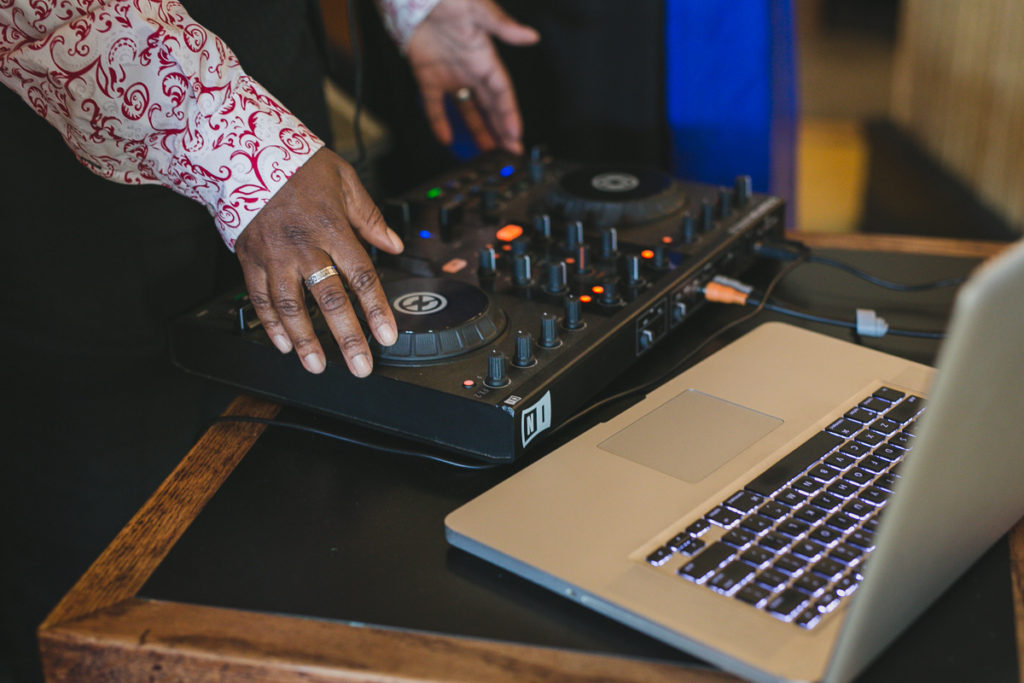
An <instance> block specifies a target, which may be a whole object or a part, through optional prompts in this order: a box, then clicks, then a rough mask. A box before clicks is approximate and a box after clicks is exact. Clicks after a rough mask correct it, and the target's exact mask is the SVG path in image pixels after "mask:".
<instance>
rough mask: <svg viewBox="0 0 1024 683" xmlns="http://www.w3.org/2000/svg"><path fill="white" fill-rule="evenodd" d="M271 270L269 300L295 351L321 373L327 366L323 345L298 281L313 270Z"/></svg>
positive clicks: (305, 363) (302, 361) (306, 366)
mask: <svg viewBox="0 0 1024 683" xmlns="http://www.w3.org/2000/svg"><path fill="white" fill-rule="evenodd" d="M316 270H318V269H317V268H311V269H310V270H309V272H308V273H305V274H303V273H298V272H292V271H289V270H286V271H285V272H280V271H275V270H271V271H270V272H268V273H267V278H268V284H269V290H270V302H271V306H273V308H274V311H275V313H276V315H277V316H278V317H279V319H280V321H281V325H282V326H283V327H284V330H285V332H286V334H287V335H288V338H289V339H290V340H291V343H292V346H293V347H294V348H295V353H296V354H297V355H298V357H299V361H300V362H301V363H302V367H304V368H306V370H308V371H309V372H312V373H313V374H320V373H321V372H323V371H324V369H325V368H326V367H327V361H326V359H325V357H324V350H323V347H321V346H320V341H319V340H318V339H317V338H316V334H315V333H314V332H313V323H312V321H311V320H310V319H309V313H308V312H307V311H306V295H305V292H304V291H303V290H302V284H301V281H302V279H303V278H305V277H306V276H308V275H310V274H312V273H313V272H314V271H316Z"/></svg>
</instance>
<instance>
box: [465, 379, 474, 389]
mask: <svg viewBox="0 0 1024 683" xmlns="http://www.w3.org/2000/svg"><path fill="white" fill-rule="evenodd" d="M462 386H464V387H466V388H467V389H472V388H473V387H475V386H476V382H474V381H473V380H471V379H464V380H462Z"/></svg>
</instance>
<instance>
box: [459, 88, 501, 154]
mask: <svg viewBox="0 0 1024 683" xmlns="http://www.w3.org/2000/svg"><path fill="white" fill-rule="evenodd" d="M459 113H460V114H462V120H463V121H465V123H466V128H468V129H469V134H470V135H472V136H473V141H474V142H475V143H476V146H477V147H478V148H479V149H480V151H481V152H489V151H491V150H492V149H494V148H495V147H497V146H498V145H497V143H496V142H495V141H494V135H493V133H491V129H490V128H489V127H488V125H487V121H486V120H485V119H484V116H483V114H481V112H480V107H479V106H478V105H477V104H476V102H474V101H473V100H471V99H470V100H466V101H465V102H459Z"/></svg>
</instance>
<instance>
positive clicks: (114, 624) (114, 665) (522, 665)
mask: <svg viewBox="0 0 1024 683" xmlns="http://www.w3.org/2000/svg"><path fill="white" fill-rule="evenodd" d="M800 239H801V240H802V241H804V242H805V243H807V244H810V245H812V246H828V247H838V248H848V249H862V250H878V251H907V252H910V251H912V252H915V253H925V254H936V255H948V256H971V257H980V258H984V257H987V256H991V255H992V254H994V253H996V252H998V251H999V250H1000V249H1001V248H1003V247H1004V246H1005V245H1003V244H997V243H986V242H964V241H953V240H945V239H932V238H904V237H892V236H867V235H844V236H834V235H800ZM278 410H279V407H278V406H277V405H275V404H273V403H269V402H267V401H263V400H259V399H255V398H251V397H245V396H242V397H239V398H237V399H236V400H235V401H234V402H233V403H232V404H231V405H230V407H229V408H228V410H227V414H234V415H252V416H258V417H266V418H270V417H274V416H275V415H276V414H277V412H278ZM262 432H263V427H262V426H261V425H257V424H252V423H238V422H221V423H218V424H216V425H215V426H214V427H212V428H211V429H210V430H209V431H207V432H206V434H205V435H204V436H203V437H202V438H201V439H200V440H199V442H198V443H197V444H196V445H195V446H194V447H193V448H192V450H190V451H189V453H188V454H187V455H186V456H185V458H184V459H183V460H182V462H181V463H180V464H179V465H178V467H177V468H175V470H174V471H173V472H172V473H171V474H170V476H169V477H168V478H167V479H166V480H165V481H164V482H163V484H162V485H161V486H160V487H159V488H158V489H157V491H156V492H155V493H154V494H153V496H152V497H151V498H150V499H149V500H148V501H147V502H146V504H145V505H144V506H143V507H142V509H141V510H139V512H138V513H137V514H136V515H135V516H134V517H133V518H132V519H131V521H130V522H129V523H128V524H127V526H125V528H124V529H122V531H121V532H120V533H119V534H118V535H117V537H116V538H115V539H114V540H113V542H112V543H111V544H110V545H109V546H108V547H107V548H106V550H104V552H103V553H102V554H101V555H100V557H99V558H98V559H97V560H96V562H95V563H93V565H92V566H91V567H90V568H89V570H88V571H87V572H86V573H85V575H84V576H82V578H81V579H80V580H79V581H78V582H77V583H76V584H75V586H74V587H73V588H72V589H71V591H70V592H69V593H68V594H67V595H66V596H65V597H64V599H63V600H61V602H60V603H59V604H58V605H57V606H56V607H55V608H54V610H53V611H52V612H51V613H50V615H49V616H48V617H47V619H46V621H44V622H43V624H42V625H41V626H40V627H39V644H40V650H41V654H42V660H43V668H44V673H45V675H46V678H47V680H49V681H81V680H111V679H116V680H142V679H145V680H157V681H158V680H188V681H202V680H219V681H220V680H246V681H300V680H301V681H340V680H353V681H355V680H360V681H365V680H374V681H381V680H394V679H402V680H444V681H453V680H470V681H480V680H486V681H506V680H508V681H510V680H516V681H519V680H524V679H527V680H536V679H541V678H543V679H550V680H559V681H563V680H564V681H585V680H598V679H600V680H622V681H627V680H628V681H633V680H635V681H662V680H664V681H669V680H671V681H731V680H736V679H735V678H733V677H732V676H731V675H729V674H726V673H723V672H720V671H717V670H709V669H703V668H696V667H686V666H681V665H672V664H667V663H660V662H650V661H642V660H632V659H626V658H621V657H613V656H606V655H595V654H588V653H584V652H575V651H564V650H557V649H552V648H543V647H537V646H528V645H519V644H511V643H502V642H495V641H489V640H479V639H470V638H462V637H456V636H445V635H436V634H427V633H418V632H410V631H402V630H391V629H383V628H371V627H365V626H354V625H349V624H344V623H340V622H334V621H327V620H318V619H312V618H303V617H299V616H279V615H272V614H264V613H253V612H246V611H242V610H233V609H224V608H215V607H205V606H199V605H190V604H181V603H175V602H166V601H159V600H149V599H144V598H140V597H138V591H139V590H140V589H141V587H142V586H143V585H144V584H145V582H146V581H147V579H148V578H149V576H150V575H151V574H152V573H153V572H154V571H155V570H156V568H157V566H158V565H159V564H160V563H161V562H162V560H163V558H164V557H165V556H166V554H167V553H168V552H169V551H170V549H171V548H172V547H173V545H174V544H175V543H176V542H177V540H178V539H179V538H180V536H181V534H182V533H183V532H184V531H185V529H186V528H188V526H189V525H190V524H191V523H192V521H193V520H194V519H195V517H196V516H197V515H198V514H199V512H200V510H202V508H203V506H204V505H205V504H206V502H207V501H208V500H209V499H210V498H211V497H212V496H213V495H214V494H215V493H216V491H217V490H218V489H219V488H220V486H221V485H222V484H223V483H224V481H225V480H226V479H227V477H228V475H229V474H230V473H231V472H232V470H233V469H234V468H235V466H237V465H238V463H239V462H240V461H241V459H242V458H243V457H244V456H245V454H246V452H248V450H249V448H250V447H251V446H252V445H253V444H254V443H255V442H256V440H257V439H258V438H259V436H260V434H262ZM1010 557H1011V568H1012V577H1011V578H1012V588H1013V600H1014V614H1015V624H1016V639H1017V653H1018V657H1017V659H1018V662H1021V661H1024V658H1022V655H1024V521H1022V522H1021V523H1019V524H1017V526H1016V527H1014V529H1013V530H1012V531H1011V532H1010ZM113 672H116V673H113ZM1021 680H1022V681H1024V678H1022V679H1021Z"/></svg>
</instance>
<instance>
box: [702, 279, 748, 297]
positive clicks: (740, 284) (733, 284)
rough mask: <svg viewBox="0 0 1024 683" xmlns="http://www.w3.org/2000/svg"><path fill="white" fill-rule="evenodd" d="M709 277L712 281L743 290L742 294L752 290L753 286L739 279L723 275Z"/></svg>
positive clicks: (738, 290)
mask: <svg viewBox="0 0 1024 683" xmlns="http://www.w3.org/2000/svg"><path fill="white" fill-rule="evenodd" d="M711 279H712V281H713V282H717V283H718V284H720V285H725V286H726V287H732V288H733V289H735V290H736V291H737V292H743V293H744V294H750V293H751V292H753V291H754V288H753V287H752V286H751V285H748V284H747V283H746V282H740V281H739V280H734V279H733V278H731V277H726V276H725V275H716V276H714V277H713V278H711Z"/></svg>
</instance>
